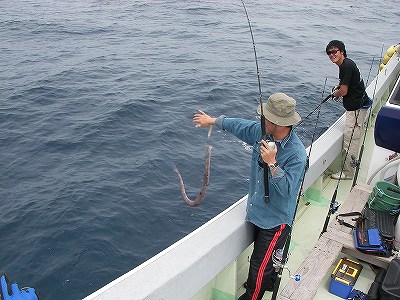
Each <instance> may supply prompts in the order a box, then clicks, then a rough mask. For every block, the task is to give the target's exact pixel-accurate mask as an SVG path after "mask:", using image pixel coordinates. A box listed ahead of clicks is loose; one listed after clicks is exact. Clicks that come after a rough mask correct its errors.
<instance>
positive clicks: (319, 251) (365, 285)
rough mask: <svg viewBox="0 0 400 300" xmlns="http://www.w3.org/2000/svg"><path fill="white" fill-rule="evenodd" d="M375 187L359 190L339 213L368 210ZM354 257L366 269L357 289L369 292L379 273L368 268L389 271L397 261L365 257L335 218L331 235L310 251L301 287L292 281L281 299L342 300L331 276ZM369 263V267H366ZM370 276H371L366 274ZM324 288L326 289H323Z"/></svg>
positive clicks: (350, 196) (349, 233)
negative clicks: (334, 292) (333, 289)
mask: <svg viewBox="0 0 400 300" xmlns="http://www.w3.org/2000/svg"><path fill="white" fill-rule="evenodd" d="M371 191H372V187H371V186H368V185H357V186H355V187H354V188H353V189H352V191H351V193H350V194H349V197H348V198H347V200H346V201H345V202H344V203H343V204H342V205H341V207H340V208H339V211H338V213H343V212H350V211H361V210H362V208H363V207H364V205H365V203H366V201H367V200H368V196H369V195H370V193H371ZM398 246H399V244H397V247H398ZM345 256H346V257H351V258H352V259H353V260H359V261H360V262H363V264H364V265H365V266H364V268H363V271H362V275H364V276H361V277H360V278H359V280H358V281H357V284H358V286H357V285H356V286H355V288H356V289H359V290H362V291H364V292H365V293H367V292H368V289H369V284H370V283H371V280H372V281H373V278H374V277H375V273H374V272H373V270H372V269H371V267H370V266H369V265H368V264H372V265H374V266H379V267H384V268H387V266H388V264H389V262H390V261H391V260H392V259H393V257H389V258H387V257H380V256H375V255H368V254H363V253H361V252H360V251H357V250H356V249H355V247H354V242H353V235H352V231H351V229H350V228H348V227H346V226H344V225H340V224H339V223H338V222H337V221H336V219H335V218H334V217H333V218H331V222H330V224H329V226H328V228H327V232H325V233H324V234H322V236H321V237H320V238H319V240H318V242H317V244H316V245H315V246H314V248H313V249H312V250H311V251H310V253H309V255H308V257H307V258H306V260H305V261H304V262H303V263H302V264H301V266H300V267H299V268H298V270H297V272H296V273H297V274H300V275H301V277H302V280H301V284H300V283H299V282H296V281H294V280H290V281H289V282H288V283H287V285H286V286H285V287H284V289H283V290H282V291H281V293H280V296H279V298H278V299H281V300H289V299H293V300H294V299H296V300H306V299H309V300H311V299H330V298H332V299H336V298H338V297H336V296H334V295H332V294H329V293H328V287H329V283H330V276H329V275H330V274H331V272H332V270H333V268H334V267H335V266H336V263H337V261H338V260H339V259H340V258H342V257H345ZM366 263H368V264H366ZM364 273H367V274H364ZM321 284H322V285H321Z"/></svg>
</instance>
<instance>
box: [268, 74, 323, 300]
mask: <svg viewBox="0 0 400 300" xmlns="http://www.w3.org/2000/svg"><path fill="white" fill-rule="evenodd" d="M325 86H326V78H325V84H324V91H325ZM323 94H324V92H322V95H323ZM329 97H331V95H329V96H328V97H326V98H324V99H323V100H322V101H321V103H320V105H318V106H317V108H316V109H315V110H314V111H313V112H315V111H316V110H317V109H319V110H318V114H317V120H316V121H315V127H314V132H313V135H312V138H311V145H310V149H309V151H308V155H307V162H306V169H305V170H304V174H303V178H302V179H301V185H300V189H299V192H298V194H297V200H296V208H295V210H294V215H293V220H292V225H291V227H290V229H289V233H288V235H287V237H286V241H285V246H284V248H283V252H282V259H281V262H277V265H276V266H275V267H278V268H279V271H278V276H277V278H276V281H275V285H274V289H273V291H272V297H271V300H276V297H277V295H278V291H279V286H280V284H281V280H282V273H283V270H284V269H285V268H286V269H287V267H286V266H285V265H286V263H287V260H288V254H289V246H290V242H291V239H292V230H293V226H294V220H295V218H296V213H297V208H298V206H299V203H300V199H301V197H302V189H303V184H304V179H305V177H306V172H307V168H308V165H309V159H310V156H311V150H312V148H313V144H314V140H315V135H316V132H317V126H318V121H319V117H320V111H321V110H320V108H321V105H322V104H323V103H324V102H326V100H327V99H329ZM309 115H310V114H309ZM309 115H308V116H309ZM288 271H289V277H290V278H292V279H294V280H296V281H300V275H299V274H296V275H294V276H291V275H290V270H289V269H288Z"/></svg>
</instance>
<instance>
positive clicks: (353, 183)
mask: <svg viewBox="0 0 400 300" xmlns="http://www.w3.org/2000/svg"><path fill="white" fill-rule="evenodd" d="M382 54H383V45H382V50H381V59H380V60H381V61H382ZM374 59H375V57H373V58H372V63H371V67H370V68H369V73H368V78H367V84H366V86H367V85H368V81H369V77H370V74H371V70H372V66H373V64H374ZM378 74H379V68H378ZM378 74H377V75H378ZM377 85H378V76H376V80H375V86H374V92H373V94H372V103H371V108H370V110H369V113H368V118H367V123H366V125H365V131H364V137H363V142H362V144H361V147H360V153H359V155H358V159H354V161H355V166H356V170H355V172H354V178H353V182H352V184H351V187H352V188H353V187H354V186H355V185H356V183H357V178H358V173H359V171H360V167H361V166H360V165H361V159H362V156H363V154H364V145H365V139H366V137H367V131H368V127H369V122H370V119H371V115H372V108H373V107H372V105H373V100H374V98H375V93H376V87H377ZM367 96H368V95H367Z"/></svg>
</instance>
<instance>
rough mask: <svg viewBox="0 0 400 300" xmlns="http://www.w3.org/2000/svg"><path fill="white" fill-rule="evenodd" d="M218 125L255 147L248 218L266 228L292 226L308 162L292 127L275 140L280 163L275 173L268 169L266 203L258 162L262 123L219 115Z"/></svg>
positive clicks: (277, 158)
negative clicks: (282, 136)
mask: <svg viewBox="0 0 400 300" xmlns="http://www.w3.org/2000/svg"><path fill="white" fill-rule="evenodd" d="M216 125H217V127H218V128H220V129H222V130H226V131H228V132H230V133H232V134H233V135H235V136H236V137H237V138H239V139H240V140H242V141H244V142H245V143H247V144H249V145H252V146H253V154H252V160H251V170H250V186H249V197H248V200H247V208H246V210H247V214H246V220H247V221H249V222H251V223H253V224H254V225H256V226H258V227H260V228H263V229H270V228H273V227H276V226H278V225H281V224H288V225H290V226H291V225H292V221H293V215H294V211H295V208H296V200H297V195H298V192H299V190H300V185H301V182H302V179H303V175H304V172H305V167H306V161H307V155H306V151H305V148H304V145H303V143H302V142H301V141H300V139H299V137H298V136H297V135H296V133H295V132H294V131H293V130H291V131H290V134H289V135H288V136H287V137H285V139H283V140H282V141H275V143H276V147H278V151H277V154H276V161H277V162H278V165H279V166H278V168H277V170H276V171H275V173H274V175H273V176H271V173H270V172H269V171H268V177H269V178H268V183H269V197H270V202H269V203H265V202H264V171H263V169H262V168H261V167H260V164H259V162H261V163H262V162H263V160H262V158H261V155H260V144H259V143H256V142H259V141H260V140H261V124H260V122H257V121H250V120H245V119H237V118H226V117H225V116H220V117H218V118H217V122H216ZM270 138H271V137H270Z"/></svg>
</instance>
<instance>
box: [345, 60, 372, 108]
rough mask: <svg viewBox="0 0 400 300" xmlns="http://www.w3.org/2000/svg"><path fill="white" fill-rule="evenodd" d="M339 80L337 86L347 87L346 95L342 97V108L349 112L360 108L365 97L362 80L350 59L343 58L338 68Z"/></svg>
mask: <svg viewBox="0 0 400 300" xmlns="http://www.w3.org/2000/svg"><path fill="white" fill-rule="evenodd" d="M339 79H340V82H339V84H341V85H342V84H344V85H347V86H348V90H347V95H346V96H343V106H344V108H345V109H346V110H349V111H353V110H357V109H359V108H361V106H362V104H363V102H365V95H366V93H365V86H364V80H363V78H362V77H361V75H360V70H358V68H357V65H356V64H355V62H354V61H352V60H351V59H350V58H345V59H344V61H343V63H342V64H341V65H340V66H339Z"/></svg>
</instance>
